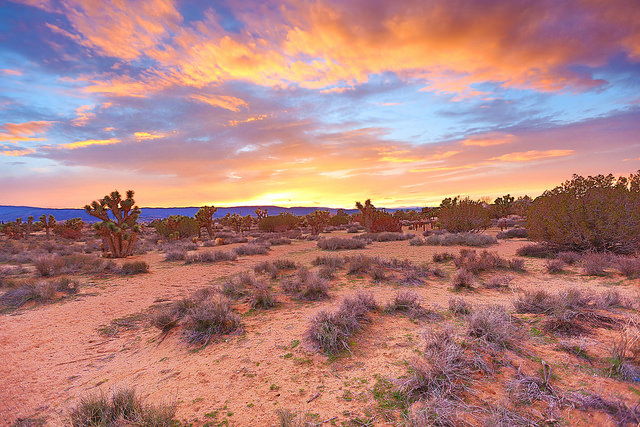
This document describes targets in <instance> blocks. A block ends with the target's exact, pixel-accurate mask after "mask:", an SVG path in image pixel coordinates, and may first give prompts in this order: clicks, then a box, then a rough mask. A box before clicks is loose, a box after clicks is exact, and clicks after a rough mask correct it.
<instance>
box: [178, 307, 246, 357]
mask: <svg viewBox="0 0 640 427" xmlns="http://www.w3.org/2000/svg"><path fill="white" fill-rule="evenodd" d="M183 325H184V330H183V332H184V336H185V339H186V340H187V341H188V342H190V343H198V344H202V345H206V344H207V343H208V342H209V340H210V339H211V338H212V337H213V336H214V335H225V334H230V333H232V332H235V331H238V330H239V329H241V328H242V322H241V320H240V316H239V315H237V314H236V313H234V312H233V311H232V310H231V307H230V305H229V300H227V299H226V298H224V297H221V296H213V297H210V298H207V299H205V300H204V301H202V302H201V303H200V304H198V305H197V306H195V307H193V308H191V309H190V310H189V311H188V312H187V313H186V315H185V316H184V323H183Z"/></svg>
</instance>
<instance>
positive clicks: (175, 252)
mask: <svg viewBox="0 0 640 427" xmlns="http://www.w3.org/2000/svg"><path fill="white" fill-rule="evenodd" d="M186 258H187V251H186V249H171V250H169V251H167V252H165V254H164V259H165V261H184V260H185V259H186Z"/></svg>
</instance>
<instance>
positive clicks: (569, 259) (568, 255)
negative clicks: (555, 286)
mask: <svg viewBox="0 0 640 427" xmlns="http://www.w3.org/2000/svg"><path fill="white" fill-rule="evenodd" d="M581 258H582V256H581V255H580V254H579V253H578V252H572V251H568V252H559V253H558V255H557V256H556V259H559V260H560V261H562V262H564V263H565V264H567V265H573V264H575V263H576V262H578V261H580V259H581Z"/></svg>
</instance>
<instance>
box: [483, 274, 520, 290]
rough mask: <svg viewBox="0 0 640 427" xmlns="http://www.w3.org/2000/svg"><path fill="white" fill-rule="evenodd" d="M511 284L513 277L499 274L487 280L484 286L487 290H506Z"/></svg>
mask: <svg viewBox="0 0 640 427" xmlns="http://www.w3.org/2000/svg"><path fill="white" fill-rule="evenodd" d="M511 282H513V276H512V275H510V274H499V275H496V276H493V277H492V278H490V279H489V280H487V282H486V283H485V284H484V287H485V288H487V289H504V288H508V287H509V285H510V284H511Z"/></svg>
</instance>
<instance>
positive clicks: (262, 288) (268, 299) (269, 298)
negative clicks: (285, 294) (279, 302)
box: [251, 282, 276, 309]
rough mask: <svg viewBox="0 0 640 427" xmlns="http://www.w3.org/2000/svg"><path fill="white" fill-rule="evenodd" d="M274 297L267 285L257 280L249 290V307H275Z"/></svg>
mask: <svg viewBox="0 0 640 427" xmlns="http://www.w3.org/2000/svg"><path fill="white" fill-rule="evenodd" d="M275 305H276V298H275V296H274V295H273V293H272V292H271V289H270V288H269V285H268V284H267V283H264V282H258V283H257V284H256V285H255V286H254V287H253V289H252V290H251V308H254V309H268V308H272V307H275Z"/></svg>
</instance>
